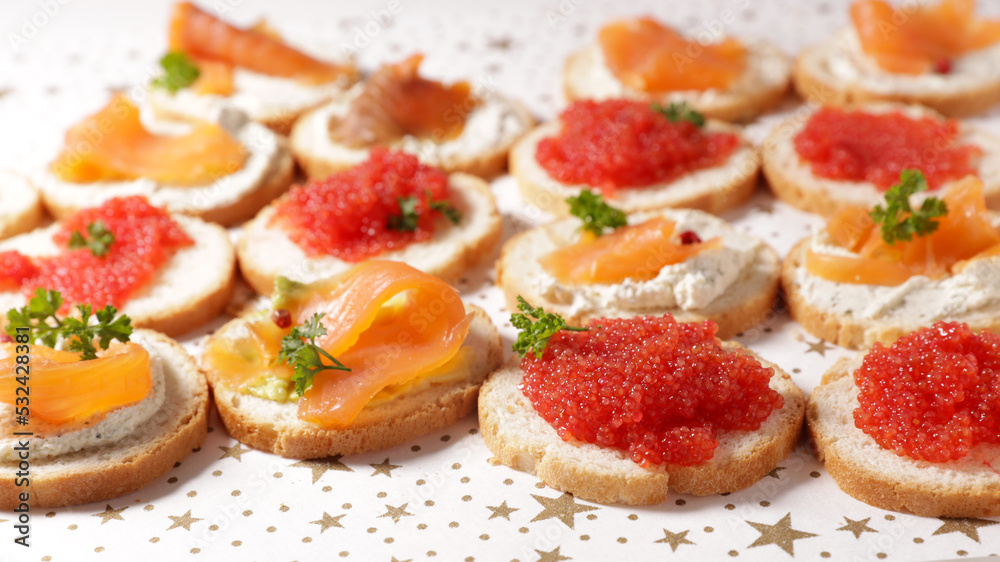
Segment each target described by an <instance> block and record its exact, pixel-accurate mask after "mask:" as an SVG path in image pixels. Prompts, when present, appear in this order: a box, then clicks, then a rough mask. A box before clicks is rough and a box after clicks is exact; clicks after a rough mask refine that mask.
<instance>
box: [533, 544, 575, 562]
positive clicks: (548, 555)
mask: <svg viewBox="0 0 1000 562" xmlns="http://www.w3.org/2000/svg"><path fill="white" fill-rule="evenodd" d="M560 548H562V547H561V546H557V547H556V549H555V550H553V551H552V552H542V551H541V550H538V549H537V548H536V549H535V552H537V553H538V562H560V560H572V558H570V557H569V556H563V555H562V554H559V549H560Z"/></svg>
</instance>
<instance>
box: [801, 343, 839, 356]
mask: <svg viewBox="0 0 1000 562" xmlns="http://www.w3.org/2000/svg"><path fill="white" fill-rule="evenodd" d="M803 341H804V342H805V344H806V345H807V346H808V347H809V349H807V350H806V353H819V354H820V356H821V357H826V351H827V350H828V349H833V346H832V345H829V344H827V343H826V340H824V339H818V340H816V341H815V342H810V341H809V340H803Z"/></svg>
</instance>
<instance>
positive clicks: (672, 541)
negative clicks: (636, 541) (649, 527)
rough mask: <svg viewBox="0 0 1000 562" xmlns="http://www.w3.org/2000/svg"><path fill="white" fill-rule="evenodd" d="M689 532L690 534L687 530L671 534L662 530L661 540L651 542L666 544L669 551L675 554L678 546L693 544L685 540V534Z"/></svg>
mask: <svg viewBox="0 0 1000 562" xmlns="http://www.w3.org/2000/svg"><path fill="white" fill-rule="evenodd" d="M689 532H690V529H688V530H687V531H682V532H680V533H671V532H670V531H668V530H666V529H664V530H663V538H662V539H660V540H658V541H653V542H658V543H661V542H662V543H667V544H669V545H670V551H671V552H677V547H678V546H680V545H682V544H694V543H693V542H691V541H689V540H687V534H688V533H689Z"/></svg>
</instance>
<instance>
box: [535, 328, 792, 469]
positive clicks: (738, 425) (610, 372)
mask: <svg viewBox="0 0 1000 562" xmlns="http://www.w3.org/2000/svg"><path fill="white" fill-rule="evenodd" d="M589 326H590V330H588V331H586V332H570V331H566V330H563V331H560V332H557V333H556V334H555V335H554V336H552V339H551V340H550V341H549V344H548V347H547V348H546V350H545V353H544V355H543V356H542V358H541V359H537V358H535V356H534V355H533V354H528V355H527V356H526V357H525V358H524V359H523V360H522V362H521V368H522V370H523V371H524V381H523V382H522V383H521V384H520V386H519V388H520V389H521V391H522V392H523V393H524V394H525V396H527V397H528V399H529V400H531V402H532V404H534V406H535V410H536V411H537V412H538V413H539V415H541V416H542V417H543V418H544V419H545V420H546V421H548V422H549V423H550V424H552V426H553V427H555V429H556V430H557V431H558V432H559V435H560V436H561V437H562V438H563V439H564V440H567V441H568V440H570V439H577V440H580V441H586V442H588V443H594V444H597V445H601V446H606V447H617V448H619V449H623V450H626V451H628V453H629V455H630V457H631V459H632V460H633V461H635V462H636V463H638V464H640V465H642V466H650V465H656V464H662V463H669V464H679V465H693V464H697V463H700V462H703V461H706V460H709V459H711V458H712V456H713V455H714V453H715V448H716V447H717V446H718V441H717V439H716V433H717V432H718V431H721V430H755V429H758V428H759V427H760V425H761V423H763V422H764V420H766V419H767V417H768V416H769V415H770V414H771V411H772V410H774V409H776V408H781V406H782V405H783V403H784V400H783V398H782V396H781V395H780V394H778V393H777V392H775V391H774V390H771V389H770V387H769V386H768V385H769V382H770V379H771V375H772V374H773V370H772V369H770V368H765V367H763V366H761V365H760V363H759V362H757V360H756V359H754V358H753V357H752V356H751V355H750V354H748V353H746V352H745V351H743V350H737V351H729V352H727V351H725V350H723V349H722V348H721V347H720V344H719V341H718V340H717V339H716V337H715V332H716V330H717V326H716V325H715V323H713V322H704V323H680V322H677V321H676V320H674V318H673V317H672V316H670V315H669V314H668V315H664V316H662V317H655V316H642V317H636V318H628V319H614V320H609V319H599V320H595V321H592V322H591V323H590V324H589Z"/></svg>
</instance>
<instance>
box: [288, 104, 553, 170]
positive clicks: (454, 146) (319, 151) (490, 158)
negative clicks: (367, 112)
mask: <svg viewBox="0 0 1000 562" xmlns="http://www.w3.org/2000/svg"><path fill="white" fill-rule="evenodd" d="M360 92H361V86H360V85H359V86H357V87H355V88H354V89H353V90H352V91H351V92H349V93H348V94H347V95H346V96H343V97H341V98H336V99H334V100H333V101H331V102H330V103H328V104H326V105H323V106H320V107H318V108H316V109H314V110H312V111H310V112H308V113H306V114H305V115H303V116H302V118H301V119H299V120H298V121H297V122H296V123H295V126H294V127H293V128H292V132H291V136H290V141H291V147H292V154H293V155H294V156H295V160H296V161H297V162H298V163H299V166H301V167H302V169H303V170H305V172H306V175H307V176H309V177H310V178H325V177H327V176H329V175H330V174H332V173H334V172H339V171H341V170H346V169H347V168H351V167H353V166H355V165H356V164H359V163H361V162H363V161H365V160H367V159H368V154H369V152H370V151H371V150H370V149H369V148H351V147H349V146H346V145H343V144H339V143H334V142H333V141H332V140H330V132H329V124H330V121H331V120H333V119H337V118H339V117H341V116H343V115H345V114H346V113H347V112H348V111H350V109H351V103H352V101H353V100H354V98H355V97H356V96H357V95H358V94H360ZM534 124H535V119H534V117H532V116H531V113H530V112H529V111H528V109H527V108H526V107H525V106H524V105H522V104H521V103H520V102H518V101H515V100H513V99H510V98H507V97H503V96H500V95H495V94H491V95H486V96H484V97H483V98H482V102H481V103H480V105H479V106H478V107H476V108H475V109H473V110H472V111H471V112H470V113H469V115H468V117H467V119H466V122H465V127H464V128H463V129H462V132H461V134H460V135H459V136H458V137H457V138H454V139H451V140H447V141H443V142H435V141H433V140H431V139H425V140H420V139H415V138H413V137H404V138H403V140H402V141H400V142H399V143H396V144H394V145H391V146H390V148H396V149H400V150H403V151H404V152H408V153H411V154H415V155H416V156H417V157H418V158H419V159H420V161H421V162H423V163H424V164H427V165H428V166H434V167H435V168H440V169H441V170H442V171H444V172H446V173H452V172H464V173H467V174H472V175H476V176H479V177H483V178H492V177H493V176H496V175H499V174H500V173H502V172H503V171H504V169H505V168H506V167H507V152H508V151H510V148H511V146H512V145H513V144H514V142H515V141H517V139H519V138H521V136H523V135H524V133H525V132H526V131H528V129H530V128H531V127H532V125H534Z"/></svg>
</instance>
